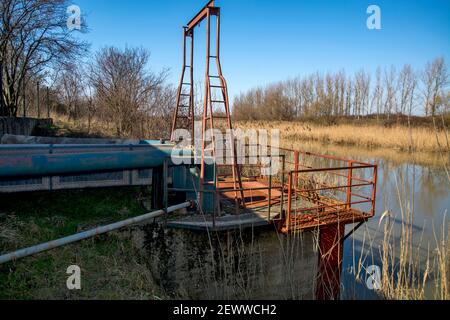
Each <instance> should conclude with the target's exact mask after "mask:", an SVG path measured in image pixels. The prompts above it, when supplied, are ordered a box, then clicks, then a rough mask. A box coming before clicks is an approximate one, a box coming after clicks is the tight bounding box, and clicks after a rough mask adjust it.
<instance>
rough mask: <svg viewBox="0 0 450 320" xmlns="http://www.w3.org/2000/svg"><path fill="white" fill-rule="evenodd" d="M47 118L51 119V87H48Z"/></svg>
mask: <svg viewBox="0 0 450 320" xmlns="http://www.w3.org/2000/svg"><path fill="white" fill-rule="evenodd" d="M47 119H50V89H49V88H48V87H47Z"/></svg>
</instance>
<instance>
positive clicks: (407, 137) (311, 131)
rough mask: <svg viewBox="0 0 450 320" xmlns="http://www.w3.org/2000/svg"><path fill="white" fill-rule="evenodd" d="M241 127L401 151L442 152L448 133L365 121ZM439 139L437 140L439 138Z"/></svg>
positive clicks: (289, 137) (240, 124)
mask: <svg viewBox="0 0 450 320" xmlns="http://www.w3.org/2000/svg"><path fill="white" fill-rule="evenodd" d="M236 126H237V127H238V128H241V129H250V128H253V129H261V128H264V129H269V130H270V129H279V130H280V131H281V140H282V141H284V142H287V141H318V142H322V143H330V144H337V145H348V146H360V147H366V148H392V149H396V150H401V151H415V152H417V151H420V152H442V151H443V150H442V149H443V148H446V147H447V146H446V141H447V137H448V132H447V131H446V130H439V131H437V132H436V131H435V130H433V129H431V128H426V127H411V128H409V127H408V126H406V125H397V126H393V127H385V126H382V125H374V124H368V125H365V126H362V125H356V124H355V125H352V124H339V125H330V126H325V125H318V124H313V123H308V122H283V121H239V122H237V123H236ZM438 139H439V140H438Z"/></svg>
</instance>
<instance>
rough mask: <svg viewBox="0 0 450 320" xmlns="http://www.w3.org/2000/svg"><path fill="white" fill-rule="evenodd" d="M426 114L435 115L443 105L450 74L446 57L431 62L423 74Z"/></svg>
mask: <svg viewBox="0 0 450 320" xmlns="http://www.w3.org/2000/svg"><path fill="white" fill-rule="evenodd" d="M422 81H423V99H424V105H425V114H426V115H427V116H428V115H431V116H435V115H436V113H437V112H438V109H439V107H440V106H442V105H443V102H444V97H445V89H446V88H447V85H448V82H449V74H448V69H447V65H446V64H445V60H444V58H437V59H436V60H434V61H433V62H429V63H428V64H427V66H426V68H425V71H424V73H423V75H422Z"/></svg>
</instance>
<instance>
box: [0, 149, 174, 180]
mask: <svg viewBox="0 0 450 320" xmlns="http://www.w3.org/2000/svg"><path fill="white" fill-rule="evenodd" d="M170 155H171V153H169V152H164V151H163V150H156V149H155V150H150V151H145V152H144V151H135V152H133V151H127V152H100V153H71V154H35V155H18V156H14V155H9V156H8V155H6V156H1V157H0V178H10V177H33V176H54V175H63V174H76V173H89V172H99V171H114V170H129V169H149V168H154V167H159V166H162V165H163V163H164V160H165V159H166V158H168V157H170Z"/></svg>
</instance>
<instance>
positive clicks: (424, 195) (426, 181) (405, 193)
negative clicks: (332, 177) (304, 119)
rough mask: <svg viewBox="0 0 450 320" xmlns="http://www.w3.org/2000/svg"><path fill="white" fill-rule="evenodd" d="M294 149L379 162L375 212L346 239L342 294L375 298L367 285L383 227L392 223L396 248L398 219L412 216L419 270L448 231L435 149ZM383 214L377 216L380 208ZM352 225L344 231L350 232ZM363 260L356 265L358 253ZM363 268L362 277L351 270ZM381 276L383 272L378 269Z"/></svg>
mask: <svg viewBox="0 0 450 320" xmlns="http://www.w3.org/2000/svg"><path fill="white" fill-rule="evenodd" d="M289 147H292V148H294V149H302V150H305V151H311V152H317V153H321V154H329V155H335V156H339V157H343V158H347V159H349V158H350V159H352V160H358V161H363V162H369V163H374V164H377V165H378V168H379V169H378V189H377V202H376V207H377V210H376V217H375V218H373V219H372V220H370V221H369V222H368V223H366V224H365V225H364V226H363V227H361V228H360V229H359V230H357V231H356V232H355V233H354V235H353V236H352V237H350V238H349V239H348V240H347V241H346V244H345V249H344V262H343V283H342V289H343V290H342V292H343V293H342V298H343V299H377V298H378V295H377V294H376V292H375V291H374V290H371V289H369V288H370V287H372V286H370V284H369V285H367V283H366V280H367V279H368V278H367V272H365V269H364V268H366V269H368V268H369V267H370V266H373V265H375V266H380V267H381V266H382V264H381V260H380V255H381V254H380V252H381V249H382V245H383V239H384V235H385V232H384V226H385V224H386V223H387V221H389V223H391V224H390V226H392V239H391V240H392V241H391V243H393V244H394V245H393V252H396V254H398V253H399V250H400V249H399V247H400V237H402V221H403V222H405V221H406V220H407V219H408V217H411V219H410V223H409V224H408V225H411V234H412V237H411V238H412V242H411V244H412V248H413V250H414V253H415V254H417V256H418V259H417V262H419V263H420V264H418V265H417V269H418V270H419V269H420V270H422V271H423V270H424V268H425V266H426V262H427V260H429V261H430V262H431V263H432V262H433V259H434V256H433V255H434V253H435V249H436V247H437V243H438V242H439V241H442V239H443V233H447V231H448V226H449V220H450V219H449V212H448V211H449V210H450V181H449V178H448V176H447V173H446V171H445V167H444V165H443V163H444V162H443V161H444V160H443V158H442V157H441V155H439V154H419V153H418V154H409V153H402V152H396V151H393V150H379V149H378V150H372V151H370V150H365V149H360V148H353V147H340V146H331V145H324V144H319V143H311V142H310V143H297V144H295V145H290V146H289ZM387 211H388V212H389V214H388V215H385V218H384V219H383V220H382V221H380V220H381V217H382V216H383V214H384V213H386V212H387ZM350 230H351V228H350V229H349V230H348V231H350ZM361 257H362V260H361V261H362V265H363V268H361V267H359V266H360V258H361ZM358 270H361V273H359V274H360V275H361V278H360V279H361V281H355V274H358ZM380 276H381V274H380ZM426 287H427V297H428V298H433V287H434V286H433V282H432V280H431V281H429V282H428V283H427V286H426Z"/></svg>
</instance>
